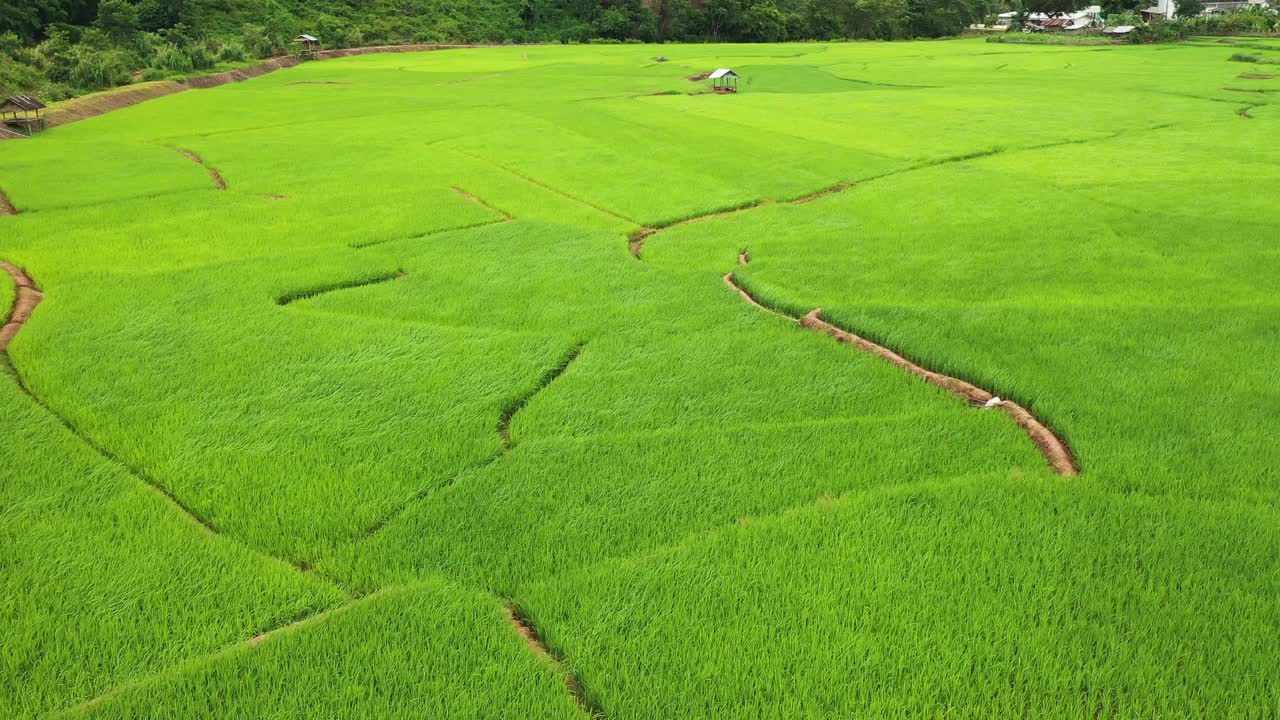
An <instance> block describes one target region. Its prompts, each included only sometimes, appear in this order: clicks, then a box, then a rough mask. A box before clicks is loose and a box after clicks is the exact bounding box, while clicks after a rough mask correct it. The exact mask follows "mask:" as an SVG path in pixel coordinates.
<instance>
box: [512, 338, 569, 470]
mask: <svg viewBox="0 0 1280 720" xmlns="http://www.w3.org/2000/svg"><path fill="white" fill-rule="evenodd" d="M585 346H586V343H578V344H577V345H574V346H573V348H572V349H571V350H569V352H567V353H565V355H564V357H562V358H560V360H559V361H558V362H557V363H556V364H555V365H554V366H552V368H551V369H550V370H548V371H546V372H545V373H543V374H542V377H540V378H538V381H537V382H536V383H535V384H534V386H533V387H532V388H530V390H529V391H528V392H526V393H525V394H523V395H521V396H520V397H517V398H516V399H514V400H512V401H511V402H510V403H508V404H507V406H506V407H504V408H503V409H502V414H501V415H499V416H498V438H499V439H500V440H501V441H502V452H503V454H507V453H510V452H511V448H512V447H514V443H512V442H511V423H512V421H513V420H515V417H516V415H517V414H518V413H519V412H520V411H521V410H523V409H524V408H525V406H526V405H528V404H529V403H530V402H532V401H533V399H534V398H535V397H537V396H538V393H540V392H542V391H543V390H546V389H547V388H548V387H549V386H550V385H551V383H553V382H555V381H556V380H557V379H559V378H560V376H561V375H564V374H565V373H566V372H568V371H569V366H570V365H572V364H573V362H574V361H575V360H577V359H578V357H579V356H581V355H582V349H583V348H584V347H585Z"/></svg>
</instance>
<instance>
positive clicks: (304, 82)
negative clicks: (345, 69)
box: [285, 80, 351, 85]
mask: <svg viewBox="0 0 1280 720" xmlns="http://www.w3.org/2000/svg"><path fill="white" fill-rule="evenodd" d="M350 84H351V83H349V82H345V81H343V80H294V81H293V82H288V83H285V85H350Z"/></svg>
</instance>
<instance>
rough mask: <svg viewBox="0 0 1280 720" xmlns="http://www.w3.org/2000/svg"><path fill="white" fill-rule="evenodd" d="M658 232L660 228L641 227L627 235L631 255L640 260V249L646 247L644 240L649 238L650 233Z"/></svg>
mask: <svg viewBox="0 0 1280 720" xmlns="http://www.w3.org/2000/svg"><path fill="white" fill-rule="evenodd" d="M656 232H658V228H651V227H646V228H640V229H639V230H637V231H635V232H633V233H631V234H630V235H628V236H627V242H628V243H629V244H630V247H631V257H633V258H635V259H637V260H639V259H640V249H641V248H643V247H644V241H645V240H648V239H649V236H650V235H653V234H654V233H656Z"/></svg>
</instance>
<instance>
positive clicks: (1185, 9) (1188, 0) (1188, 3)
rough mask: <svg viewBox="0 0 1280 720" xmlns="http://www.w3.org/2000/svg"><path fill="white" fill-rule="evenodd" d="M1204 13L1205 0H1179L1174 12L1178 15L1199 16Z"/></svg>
mask: <svg viewBox="0 0 1280 720" xmlns="http://www.w3.org/2000/svg"><path fill="white" fill-rule="evenodd" d="M1202 13H1204V2H1203V0H1177V5H1176V8H1175V9H1174V14H1175V15H1177V16H1178V17H1199V16H1200V15H1201V14H1202Z"/></svg>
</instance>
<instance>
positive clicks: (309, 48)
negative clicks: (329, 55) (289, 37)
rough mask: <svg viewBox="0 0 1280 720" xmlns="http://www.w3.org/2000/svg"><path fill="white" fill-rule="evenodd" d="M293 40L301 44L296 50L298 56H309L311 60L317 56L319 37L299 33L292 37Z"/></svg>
mask: <svg viewBox="0 0 1280 720" xmlns="http://www.w3.org/2000/svg"><path fill="white" fill-rule="evenodd" d="M293 41H294V42H296V43H298V44H299V45H301V46H302V48H301V49H300V50H298V57H300V58H305V57H309V58H311V59H312V60H314V59H316V58H317V57H319V54H318V53H319V52H320V38H318V37H316V36H315V35H299V36H298V37H296V38H294V39H293Z"/></svg>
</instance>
